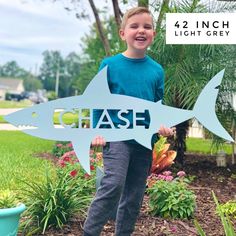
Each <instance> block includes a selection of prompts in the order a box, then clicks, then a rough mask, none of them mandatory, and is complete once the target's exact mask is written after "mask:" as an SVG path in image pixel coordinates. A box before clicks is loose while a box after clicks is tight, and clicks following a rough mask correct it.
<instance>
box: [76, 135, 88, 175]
mask: <svg viewBox="0 0 236 236" xmlns="http://www.w3.org/2000/svg"><path fill="white" fill-rule="evenodd" d="M90 142H91V140H87V139H86V140H85V139H84V138H83V141H81V140H80V141H72V144H73V148H74V151H75V154H76V156H77V158H78V159H79V163H80V164H81V166H82V167H83V168H84V170H85V171H86V172H87V173H88V174H89V175H90V155H89V152H90Z"/></svg>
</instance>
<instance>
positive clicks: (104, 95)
mask: <svg viewBox="0 0 236 236" xmlns="http://www.w3.org/2000/svg"><path fill="white" fill-rule="evenodd" d="M223 75H224V70H222V71H220V72H219V73H218V74H216V75H215V76H214V77H213V78H212V79H211V80H210V81H209V82H208V84H207V85H206V86H205V88H204V89H203V90H202V92H201V94H200V95H199V97H198V99H197V101H196V104H195V106H194V108H193V110H184V109H178V108H174V107H170V106H166V105H163V104H162V103H161V101H158V102H151V101H147V100H143V99H139V98H135V97H131V96H125V95H118V94H111V93H110V90H109V87H108V83H107V67H105V68H104V69H103V70H101V71H100V72H99V73H98V74H97V75H96V76H95V77H94V79H93V80H92V81H91V82H90V84H89V85H88V87H87V88H86V90H85V92H84V93H83V95H80V96H74V97H68V98H62V99H57V100H54V101H50V102H47V103H43V104H39V105H35V106H32V107H29V108H25V109H23V110H20V111H17V112H14V113H11V114H10V115H7V116H5V117H4V118H5V120H7V121H8V122H9V123H11V124H13V125H15V126H21V125H26V127H25V129H23V130H22V131H23V132H25V133H27V134H30V135H33V136H37V137H40V138H44V139H52V140H60V141H71V142H72V144H73V147H74V151H75V153H76V156H77V157H78V159H79V160H80V163H81V165H82V166H83V168H84V169H85V171H86V172H88V173H89V174H90V158H89V150H90V144H91V140H92V139H93V138H94V137H95V136H97V135H101V136H103V137H104V138H105V140H106V141H122V140H129V139H135V140H136V141H137V142H138V143H140V144H141V145H143V146H145V147H147V148H149V149H151V137H152V135H153V134H154V133H156V131H157V129H158V128H159V127H160V125H161V124H164V125H166V126H167V127H171V126H175V125H177V124H179V123H181V122H183V121H185V120H188V119H190V118H193V117H195V118H196V119H197V120H198V121H199V122H201V124H202V125H204V126H205V127H206V128H207V129H208V130H209V131H211V132H213V133H214V134H216V135H218V136H220V137H222V138H224V139H226V140H229V141H232V142H233V141H234V140H233V139H232V138H231V136H230V135H229V134H228V133H227V131H226V130H225V129H224V128H223V127H222V125H221V124H220V122H219V121H218V119H217V116H216V114H215V103H216V98H217V94H218V86H219V85H220V84H221V81H222V78H223ZM206 102H207V105H206ZM76 108H84V109H89V110H90V115H91V116H92V113H93V112H92V111H93V109H103V110H109V109H116V110H120V111H122V112H123V113H127V112H128V111H130V110H131V109H132V110H133V111H146V110H148V111H149V114H150V124H149V128H148V129H147V128H145V127H143V126H135V127H133V128H127V126H128V125H127V122H128V121H126V125H124V126H119V128H114V127H113V126H112V127H111V128H110V129H107V128H97V127H95V128H93V127H90V128H82V127H79V128H72V127H71V126H69V125H64V127H63V128H55V127H54V123H53V114H54V111H55V110H56V109H65V110H66V111H71V110H73V109H76ZM122 112H121V113H119V115H120V116H121V114H122ZM121 118H123V121H125V118H124V117H121ZM90 119H91V120H92V117H90ZM32 126H33V127H32Z"/></svg>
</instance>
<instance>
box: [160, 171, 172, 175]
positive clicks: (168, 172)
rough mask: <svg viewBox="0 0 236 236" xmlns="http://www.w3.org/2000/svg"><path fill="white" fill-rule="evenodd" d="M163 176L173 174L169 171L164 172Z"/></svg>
mask: <svg viewBox="0 0 236 236" xmlns="http://www.w3.org/2000/svg"><path fill="white" fill-rule="evenodd" d="M162 174H163V175H165V176H169V175H172V172H171V171H169V170H167V171H164V172H163V173H162Z"/></svg>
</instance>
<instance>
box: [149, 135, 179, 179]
mask: <svg viewBox="0 0 236 236" xmlns="http://www.w3.org/2000/svg"><path fill="white" fill-rule="evenodd" d="M169 147H170V144H168V143H166V138H165V137H163V136H161V137H160V139H159V140H158V141H157V142H156V143H155V144H154V148H153V152H152V157H153V161H152V168H151V171H152V173H156V174H158V173H160V172H161V171H163V170H164V169H166V168H167V167H169V166H170V165H172V164H173V163H174V162H173V161H174V159H175V157H176V152H175V151H173V150H168V149H169Z"/></svg>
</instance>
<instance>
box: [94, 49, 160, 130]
mask: <svg viewBox="0 0 236 236" xmlns="http://www.w3.org/2000/svg"><path fill="white" fill-rule="evenodd" d="M105 66H108V71H107V80H108V85H109V88H110V91H111V93H113V94H122V95H128V96H133V97H137V98H142V99H145V100H149V101H153V102H157V101H159V100H161V99H162V98H163V91H164V70H163V68H162V67H161V65H160V64H158V63H157V62H155V61H154V60H153V59H151V58H150V57H149V56H145V57H144V58H140V59H133V58H128V57H125V56H124V55H123V54H117V55H115V56H112V57H108V58H105V59H104V60H103V61H102V63H101V65H100V68H99V70H101V69H103V68H104V67H105ZM101 114H102V111H98V110H95V111H94V114H93V117H94V118H93V126H94V127H96V124H97V122H98V120H99V118H100V116H101ZM109 115H110V117H111V119H112V121H113V123H114V125H115V127H117V125H118V124H122V122H121V121H120V120H119V119H118V118H117V112H116V111H110V112H109ZM127 118H128V119H129V120H130V124H131V127H130V128H132V117H129V114H128V115H127ZM143 122H144V123H145V124H143V125H145V126H148V124H149V123H150V117H145V119H144V120H143ZM157 128H158V127H157Z"/></svg>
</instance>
